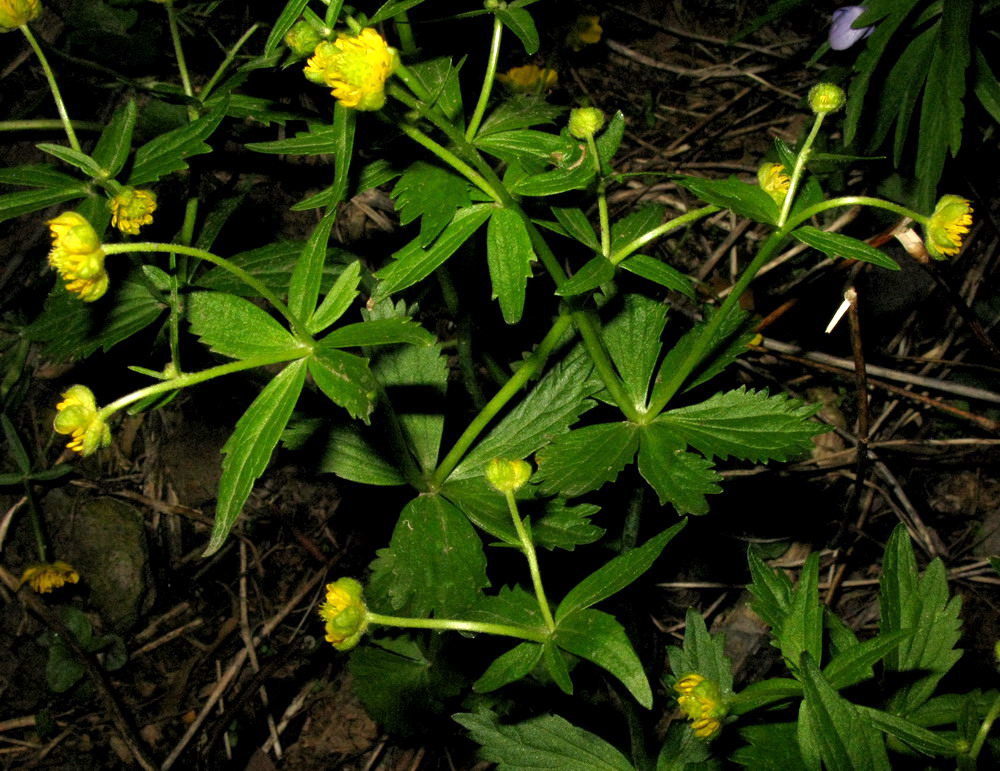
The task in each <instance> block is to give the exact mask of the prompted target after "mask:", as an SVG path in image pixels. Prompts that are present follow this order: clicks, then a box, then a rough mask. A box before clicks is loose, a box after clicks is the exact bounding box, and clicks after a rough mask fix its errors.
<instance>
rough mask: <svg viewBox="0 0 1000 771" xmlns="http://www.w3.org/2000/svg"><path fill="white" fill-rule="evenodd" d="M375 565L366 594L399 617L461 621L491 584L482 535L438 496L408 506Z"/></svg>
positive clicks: (424, 496)
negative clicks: (488, 578)
mask: <svg viewBox="0 0 1000 771" xmlns="http://www.w3.org/2000/svg"><path fill="white" fill-rule="evenodd" d="M371 567H372V577H371V581H370V582H369V584H368V594H369V595H371V597H372V598H373V599H376V600H377V601H378V602H379V603H381V605H382V606H384V608H385V609H386V610H389V611H391V612H393V613H395V614H397V615H401V616H413V617H417V618H427V617H428V616H430V615H431V613H432V612H433V613H434V614H436V615H437V616H440V617H444V618H449V617H450V618H456V617H459V616H461V615H462V614H463V613H464V612H465V611H466V610H468V609H469V608H471V607H473V606H475V605H476V604H477V602H478V600H479V597H480V593H481V591H482V589H483V588H484V587H486V586H489V581H488V580H487V579H486V558H485V556H484V555H483V547H482V543H481V542H480V540H479V536H478V535H476V531H475V530H473V528H472V525H470V524H469V520H468V519H466V517H465V515H464V514H462V512H460V511H459V510H458V509H456V508H455V507H454V506H453V505H452V504H450V503H448V501H446V500H445V499H444V498H442V497H441V496H439V495H421V496H420V497H418V498H415V499H413V500H412V501H410V502H409V503H408V504H406V507H405V508H404V509H403V511H402V513H401V514H400V516H399V522H398V523H397V525H396V529H395V530H394V531H393V533H392V541H391V543H390V545H389V548H387V549H380V550H379V551H378V557H377V558H376V559H375V561H374V562H373V563H372V566H371Z"/></svg>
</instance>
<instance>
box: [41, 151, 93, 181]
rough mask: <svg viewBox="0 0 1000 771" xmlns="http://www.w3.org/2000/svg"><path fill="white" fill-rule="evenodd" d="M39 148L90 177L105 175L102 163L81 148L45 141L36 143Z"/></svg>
mask: <svg viewBox="0 0 1000 771" xmlns="http://www.w3.org/2000/svg"><path fill="white" fill-rule="evenodd" d="M35 147H37V148H38V149H39V150H41V151H42V152H44V153H48V154H49V155H52V156H55V157H56V158H58V159H59V160H61V161H63V162H64V163H68V164H69V165H70V166H75V167H76V168H78V169H79V170H80V171H82V172H83V173H84V174H86V175H87V176H88V177H93V178H94V179H99V178H100V177H102V176H103V174H102V172H103V170H102V169H101V167H100V165H98V163H97V161H95V160H94V159H93V158H91V157H90V156H89V155H87V154H86V153H83V152H80V151H79V150H74V149H73V148H72V147H63V146H62V145H52V144H48V143H45V142H42V143H40V144H37V145H35Z"/></svg>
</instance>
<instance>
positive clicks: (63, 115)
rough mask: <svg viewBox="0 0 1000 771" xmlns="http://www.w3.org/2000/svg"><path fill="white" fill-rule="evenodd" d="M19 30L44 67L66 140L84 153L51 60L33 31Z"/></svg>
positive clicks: (24, 27) (25, 28)
mask: <svg viewBox="0 0 1000 771" xmlns="http://www.w3.org/2000/svg"><path fill="white" fill-rule="evenodd" d="M19 29H20V30H21V32H23V33H24V36H25V37H26V38H27V39H28V44H29V45H30V46H31V48H32V50H34V52H35V56H37V57H38V62H39V64H41V65H42V71H43V72H44V73H45V79H46V80H48V81H49V91H51V92H52V98H53V99H54V100H55V103H56V111H57V112H58V113H59V119H60V121H61V122H62V127H63V131H65V132H66V139H68V140H69V146H70V147H72V148H73V149H74V150H76V151H77V152H78V153H79V152H82V150H80V140H78V139H77V138H76V132H75V131H73V121H71V120H70V119H69V113H67V112H66V103H65V102H63V98H62V94H61V93H60V92H59V85H58V84H57V83H56V76H55V74H54V73H53V72H52V67H50V66H49V60H48V59H46V58H45V54H44V53H42V49H41V46H39V45H38V41H37V40H35V36H34V35H33V34H32V33H31V30H30V29H28V25H27V24H22V25H21V26H20V27H19Z"/></svg>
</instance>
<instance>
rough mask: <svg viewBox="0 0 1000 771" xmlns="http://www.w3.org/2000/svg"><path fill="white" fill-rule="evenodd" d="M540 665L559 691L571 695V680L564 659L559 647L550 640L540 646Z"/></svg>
mask: <svg viewBox="0 0 1000 771" xmlns="http://www.w3.org/2000/svg"><path fill="white" fill-rule="evenodd" d="M542 663H543V664H544V665H545V671H546V672H548V674H549V677H550V678H552V682H554V683H555V684H556V685H557V686H558V687H559V690H560V691H562V692H563V693H565V694H566V695H567V696H572V695H573V680H572V678H571V677H570V676H569V666H568V665H567V664H566V657H565V656H563V654H562V651H561V650H559V647H558V646H557V645H556V644H555V643H553V642H552V641H551V640H549V641H548V642H546V643H545V644H544V645H543V646H542Z"/></svg>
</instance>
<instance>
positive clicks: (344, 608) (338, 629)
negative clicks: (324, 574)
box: [319, 578, 368, 651]
mask: <svg viewBox="0 0 1000 771" xmlns="http://www.w3.org/2000/svg"><path fill="white" fill-rule="evenodd" d="M361 593H362V589H361V584H359V583H358V582H357V581H355V580H354V579H353V578H340V579H338V580H336V581H334V582H333V583H332V584H327V585H326V602H324V603H323V604H322V605H320V607H319V615H320V617H321V618H322V619H323V621H324V622H326V641H327V642H328V643H332V644H333V647H334V648H336V649H337V650H338V651H349V650H350V649H351V648H353V647H354V646H355V645H357V644H358V642H359V641H360V640H361V636H362V635H363V634H364V633H365V629H367V628H368V608H367V607H366V606H365V601H364V599H363V598H362V596H361Z"/></svg>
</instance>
